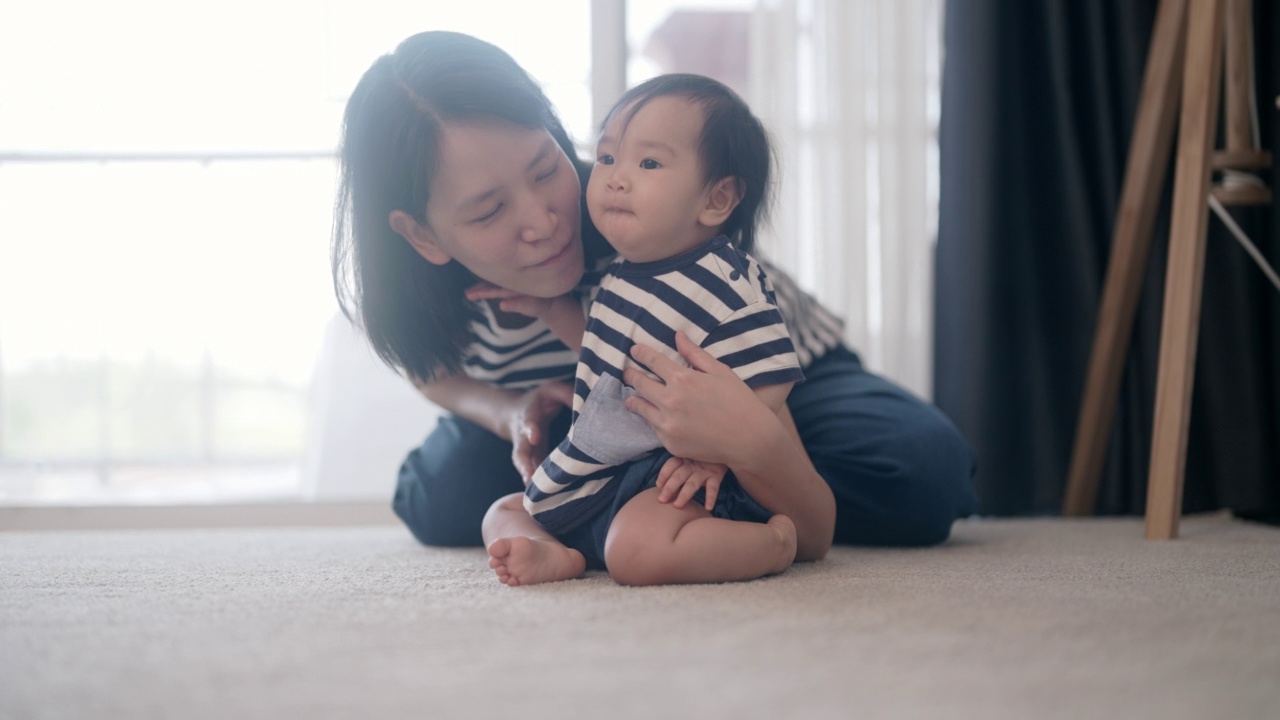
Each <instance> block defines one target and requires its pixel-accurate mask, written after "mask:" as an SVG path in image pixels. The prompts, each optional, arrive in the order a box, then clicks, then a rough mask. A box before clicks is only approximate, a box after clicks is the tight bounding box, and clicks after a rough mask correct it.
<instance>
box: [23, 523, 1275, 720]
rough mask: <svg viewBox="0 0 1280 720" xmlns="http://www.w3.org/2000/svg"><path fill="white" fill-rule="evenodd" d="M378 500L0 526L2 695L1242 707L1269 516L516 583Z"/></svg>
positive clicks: (396, 702) (1156, 712)
mask: <svg viewBox="0 0 1280 720" xmlns="http://www.w3.org/2000/svg"><path fill="white" fill-rule="evenodd" d="M485 558H486V556H485V554H484V552H483V550H480V549H440V548H424V547H422V546H420V545H417V544H416V543H415V542H414V541H413V540H412V539H411V538H410V536H409V535H408V533H407V532H406V531H404V530H403V529H401V528H398V527H394V526H385V525H383V526H365V527H324V528H305V527H303V528H299V527H288V528H229V529H220V530H175V529H169V530H146V531H92V532H69V531H60V532H25V531H23V532H5V533H0V717H3V718H6V719H11V720H24V719H26V718H75V719H77V720H82V719H85V718H101V719H105V720H115V719H125V718H129V719H131V720H133V719H137V718H273V719H274V718H308V719H322V718H368V719H370V720H372V719H375V718H376V719H378V720H382V719H384V718H509V717H516V718H654V717H663V718H672V717H674V718H771V719H772V718H852V717H859V718H935V717H937V718H1024V717H1035V718H1069V717H1070V718H1078V717H1117V718H1120V717H1123V718H1161V719H1162V720H1167V719H1173V718H1229V717H1230V718H1260V717H1276V716H1277V715H1276V713H1277V712H1278V711H1277V708H1280V689H1277V688H1278V686H1280V530H1278V529H1276V528H1271V527H1266V526H1261V525H1254V524H1250V523H1246V522H1242V521H1239V520H1234V519H1231V518H1229V517H1227V516H1225V515H1211V516H1200V517H1191V518H1187V519H1185V520H1184V522H1183V526H1182V538H1181V539H1179V540H1177V541H1173V542H1150V541H1146V540H1143V539H1142V523H1141V520H1140V519H1134V518H1126V519H1087V520H1065V519H1043V520H1041V519H1033V520H973V521H962V522H959V523H957V524H956V527H955V531H954V534H953V539H952V540H951V541H950V542H948V543H947V544H945V545H942V546H939V547H935V548H926V549H910V550H901V549H866V548H835V549H834V550H832V552H831V553H830V555H829V556H828V558H827V559H825V560H823V561H821V562H816V563H809V564H804V565H797V566H795V567H794V568H792V569H791V570H789V571H788V572H787V573H785V574H783V575H780V576H777V577H772V578H767V579H764V580H759V581H754V582H748V583H738V584H727V585H701V586H681V587H656V588H624V587H620V586H617V585H615V584H614V583H613V582H612V581H610V580H609V578H608V577H607V576H605V575H603V574H598V573H597V574H591V575H588V576H587V577H586V578H584V579H580V580H573V581H567V582H561V583H554V584H550V585H542V586H534V587H525V588H508V587H505V586H502V585H500V584H499V583H498V582H497V581H496V580H495V579H494V578H493V576H492V574H491V572H490V571H489V570H488V568H487V567H486V565H485Z"/></svg>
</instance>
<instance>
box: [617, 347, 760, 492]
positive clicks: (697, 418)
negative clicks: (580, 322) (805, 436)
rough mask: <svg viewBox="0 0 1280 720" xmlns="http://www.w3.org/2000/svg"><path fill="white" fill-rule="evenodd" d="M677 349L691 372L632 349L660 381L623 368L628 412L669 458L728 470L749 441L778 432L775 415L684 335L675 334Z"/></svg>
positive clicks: (651, 353) (664, 358)
mask: <svg viewBox="0 0 1280 720" xmlns="http://www.w3.org/2000/svg"><path fill="white" fill-rule="evenodd" d="M676 349H677V350H679V351H680V355H681V356H682V357H684V359H685V360H687V361H689V364H690V366H691V367H687V368H686V367H681V366H679V365H677V364H676V363H675V362H673V361H672V360H671V359H670V358H668V357H667V356H665V355H663V354H662V353H660V352H658V351H656V350H653V349H651V348H647V347H645V346H643V345H635V346H633V347H632V349H631V357H633V358H635V359H636V361H637V362H640V363H641V364H643V365H644V366H645V367H648V368H649V369H650V370H652V371H653V372H654V374H655V375H657V376H658V377H659V380H654V379H653V378H651V377H649V376H648V375H647V374H646V373H645V372H644V371H642V370H640V369H638V368H628V369H627V370H626V371H625V372H624V373H623V376H622V379H623V381H624V382H625V383H626V384H628V385H630V386H631V387H633V388H635V389H636V395H634V396H632V397H630V398H628V399H627V401H626V405H627V409H628V410H630V411H632V412H634V413H636V414H638V415H640V416H641V417H643V418H644V419H645V421H646V422H648V423H649V427H651V428H653V431H654V432H655V433H656V434H657V435H658V439H659V440H661V441H662V445H663V447H665V448H666V449H667V451H668V452H670V453H671V454H672V455H675V456H677V457H685V458H697V459H698V460H701V461H703V462H708V463H720V464H723V465H728V466H730V467H733V466H734V464H735V462H736V461H739V460H740V459H741V458H742V455H741V453H740V452H739V451H740V450H741V449H743V446H744V445H747V444H750V438H752V437H755V436H757V434H759V433H770V432H772V431H773V430H774V429H775V428H777V427H780V426H779V425H778V420H777V416H776V415H775V414H774V412H773V411H772V410H770V409H769V407H768V406H767V405H765V404H764V403H763V402H762V401H761V400H760V398H758V397H756V394H755V393H754V392H752V390H751V388H749V387H747V384H746V383H744V382H742V379H741V378H739V377H738V376H737V374H735V373H734V372H733V370H732V369H731V368H730V367H729V366H727V365H725V364H724V363H722V362H720V361H719V360H717V359H715V358H714V357H712V356H711V355H710V354H708V353H707V352H706V351H705V350H703V349H702V348H700V347H698V346H697V345H695V344H694V343H693V341H692V340H690V339H689V338H688V337H686V336H685V334H684V333H680V332H678V333H676Z"/></svg>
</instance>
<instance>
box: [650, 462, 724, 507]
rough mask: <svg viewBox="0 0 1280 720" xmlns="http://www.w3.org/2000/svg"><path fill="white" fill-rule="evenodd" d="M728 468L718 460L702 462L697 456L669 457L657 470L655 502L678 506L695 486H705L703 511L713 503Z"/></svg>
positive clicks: (696, 487)
mask: <svg viewBox="0 0 1280 720" xmlns="http://www.w3.org/2000/svg"><path fill="white" fill-rule="evenodd" d="M728 470H729V468H728V467H726V466H724V465H721V464H719V463H704V462H699V461H697V460H688V459H686V458H678V457H673V458H670V459H669V460H667V462H666V463H664V464H663V465H662V469H661V470H659V471H658V502H662V503H665V502H671V498H672V497H674V498H675V501H674V502H671V505H672V506H673V507H677V508H682V507H684V506H685V505H687V504H688V503H689V500H690V498H692V497H693V496H694V495H695V494H697V492H698V490H699V489H702V488H706V491H707V501H706V508H707V512H711V509H712V508H714V507H715V506H716V493H718V492H719V491H720V483H721V482H722V481H723V480H724V474H725V473H726V472H728Z"/></svg>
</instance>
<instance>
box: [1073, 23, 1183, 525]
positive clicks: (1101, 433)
mask: <svg viewBox="0 0 1280 720" xmlns="http://www.w3.org/2000/svg"><path fill="white" fill-rule="evenodd" d="M1186 16H1187V0H1161V2H1160V9H1159V11H1158V12H1157V14H1156V23H1155V28H1154V30H1153V31H1152V36H1151V47H1150V49H1149V50H1148V51H1147V65H1146V71H1145V74H1144V75H1143V78H1142V91H1141V93H1140V94H1139V96H1138V115H1137V118H1136V119H1135V120H1134V124H1133V138H1132V140H1131V141H1130V143H1129V158H1128V161H1127V163H1126V166H1125V172H1124V187H1123V189H1122V190H1121V194H1120V207H1119V211H1118V213H1117V215H1116V224H1115V228H1114V231H1113V233H1112V236H1111V258H1110V260H1109V261H1108V262H1107V277H1106V282H1105V285H1104V286H1103V292H1102V304H1101V306H1100V308H1099V310H1098V327H1097V330H1095V334H1094V339H1093V351H1092V353H1091V355H1090V357H1089V371H1088V375H1087V377H1086V378H1085V385H1084V399H1083V400H1082V402H1081V406H1080V417H1079V419H1078V420H1077V424H1076V439H1075V448H1074V449H1073V451H1072V455H1071V469H1070V471H1069V473H1068V475H1067V488H1066V494H1065V496H1064V499H1063V505H1062V513H1063V514H1064V515H1090V514H1092V513H1093V510H1094V504H1095V502H1096V500H1097V495H1098V477H1099V475H1100V474H1101V472H1102V461H1103V459H1104V458H1105V457H1106V453H1107V441H1108V440H1109V439H1110V436H1111V424H1112V421H1113V420H1114V417H1115V410H1116V394H1117V393H1118V392H1119V389H1120V371H1121V369H1122V368H1123V367H1124V359H1125V355H1126V353H1127V352H1128V350H1129V336H1130V334H1131V333H1132V331H1133V316H1134V312H1135V310H1136V309H1137V306H1138V296H1139V295H1140V291H1141V289H1142V279H1143V276H1144V275H1145V274H1146V268H1147V258H1148V257H1150V251H1151V228H1152V225H1153V223H1154V222H1155V215H1156V208H1157V206H1158V204H1159V201H1160V191H1161V190H1162V189H1163V188H1164V177H1165V172H1166V171H1167V170H1168V169H1169V156H1170V154H1171V153H1170V149H1171V146H1172V143H1173V125H1174V123H1173V120H1174V109H1175V108H1176V107H1177V100H1178V90H1179V88H1180V87H1181V82H1182V66H1183V47H1184V40H1185V38H1186Z"/></svg>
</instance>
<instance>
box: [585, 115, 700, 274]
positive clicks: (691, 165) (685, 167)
mask: <svg viewBox="0 0 1280 720" xmlns="http://www.w3.org/2000/svg"><path fill="white" fill-rule="evenodd" d="M702 122H703V119H702V110H701V108H699V107H698V106H696V105H694V104H692V103H690V102H689V101H688V100H685V99H684V98H682V97H676V96H670V95H664V96H661V97H656V98H653V99H652V100H650V101H649V102H647V103H645V104H644V105H643V106H642V107H641V108H640V109H639V110H638V111H636V112H635V113H634V114H632V111H631V106H627V107H624V108H619V109H618V110H616V111H615V112H614V113H613V116H612V117H611V118H610V120H609V122H608V124H607V125H605V128H604V133H603V134H602V135H601V136H600V142H599V144H598V146H597V148H596V164H595V166H594V167H593V168H592V170H591V180H590V182H589V183H588V184H587V209H588V211H589V212H590V213H591V219H592V220H593V221H594V222H595V224H596V227H597V228H599V229H600V232H601V233H603V234H604V236H605V238H607V239H608V240H609V243H610V244H611V245H613V247H614V249H616V250H617V251H618V252H619V253H620V254H621V255H622V256H623V257H625V258H626V259H628V260H630V261H632V262H652V261H654V260H662V259H664V258H668V257H672V256H675V255H679V254H680V253H682V252H684V251H686V250H690V249H692V248H694V247H697V246H698V245H700V244H702V243H703V242H705V241H706V240H709V239H710V238H712V237H714V236H715V234H716V230H717V228H714V227H707V226H705V225H703V224H702V223H700V222H699V217H700V216H701V215H702V213H703V210H704V208H705V207H706V204H707V201H708V195H709V192H710V187H709V186H708V185H707V183H706V182H705V181H704V179H703V174H702V173H703V171H702V162H701V159H700V157H699V154H698V138H699V136H700V135H701V133H702Z"/></svg>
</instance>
